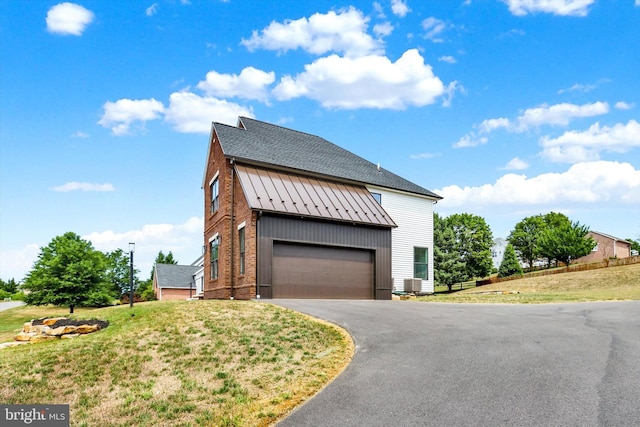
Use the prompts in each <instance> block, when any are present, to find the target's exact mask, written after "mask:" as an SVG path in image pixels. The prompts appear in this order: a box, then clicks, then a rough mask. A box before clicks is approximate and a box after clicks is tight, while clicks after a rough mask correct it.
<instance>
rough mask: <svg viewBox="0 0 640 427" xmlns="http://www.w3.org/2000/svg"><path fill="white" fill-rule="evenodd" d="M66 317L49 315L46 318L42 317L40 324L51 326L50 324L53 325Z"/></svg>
mask: <svg viewBox="0 0 640 427" xmlns="http://www.w3.org/2000/svg"><path fill="white" fill-rule="evenodd" d="M66 319H67V318H66V317H49V318H46V319H42V324H43V325H47V326H51V325H55V323H56V322H58V321H60V320H66Z"/></svg>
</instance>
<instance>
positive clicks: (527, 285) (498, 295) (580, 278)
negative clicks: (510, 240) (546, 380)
mask: <svg viewBox="0 0 640 427" xmlns="http://www.w3.org/2000/svg"><path fill="white" fill-rule="evenodd" d="M454 289H455V288H454ZM502 292H506V293H507V294H502ZM516 292H517V293H516ZM419 300H421V301H430V302H465V303H520V304H532V303H550V302H580V301H610V300H640V264H632V265H624V266H619V267H609V268H601V269H598V270H589V271H577V272H571V273H564V274H555V275H551V276H540V277H530V278H523V279H518V280H511V281H506V282H500V283H494V284H491V285H485V286H481V287H477V288H476V287H474V288H471V289H465V290H463V291H460V292H455V293H451V294H437V295H433V296H428V297H421V298H419Z"/></svg>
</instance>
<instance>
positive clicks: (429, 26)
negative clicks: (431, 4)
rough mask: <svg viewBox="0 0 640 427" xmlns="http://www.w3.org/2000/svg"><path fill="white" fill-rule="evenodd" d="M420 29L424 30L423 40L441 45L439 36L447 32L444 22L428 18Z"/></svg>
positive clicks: (431, 17)
mask: <svg viewBox="0 0 640 427" xmlns="http://www.w3.org/2000/svg"><path fill="white" fill-rule="evenodd" d="M422 28H423V29H424V30H425V34H424V38H426V39H427V40H431V41H432V42H434V43H441V42H442V41H443V39H442V37H441V35H442V33H443V32H445V30H447V28H448V25H447V23H446V22H444V21H442V20H440V19H438V18H434V17H433V16H430V17H429V18H427V19H425V20H424V21H422Z"/></svg>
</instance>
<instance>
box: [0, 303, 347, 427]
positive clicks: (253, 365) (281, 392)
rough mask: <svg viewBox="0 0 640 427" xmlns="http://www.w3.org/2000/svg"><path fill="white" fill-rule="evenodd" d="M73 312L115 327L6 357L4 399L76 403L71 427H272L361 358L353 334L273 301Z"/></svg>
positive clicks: (0, 381) (15, 317) (13, 318)
mask: <svg viewBox="0 0 640 427" xmlns="http://www.w3.org/2000/svg"><path fill="white" fill-rule="evenodd" d="M46 310H47V308H40V309H39V310H37V316H35V317H42V316H44V315H48V314H46V313H44V312H45V311H46ZM27 313H29V316H31V315H32V314H33V313H35V312H34V311H31V308H29V307H19V308H16V309H11V310H7V311H5V312H0V324H2V325H3V326H4V325H7V328H10V327H12V326H10V325H13V326H16V325H19V326H20V327H21V326H22V323H23V320H24V316H25V315H27ZM59 314H61V313H60V312H59V310H56V309H51V313H50V315H59ZM73 317H75V318H100V319H105V320H109V322H110V326H109V327H108V328H106V329H104V330H102V331H99V332H97V333H94V334H90V335H86V336H82V337H79V338H76V339H73V340H59V341H52V342H46V343H40V344H32V345H24V346H19V347H13V348H7V349H4V350H1V351H0V367H1V369H0V402H3V403H22V404H27V403H68V404H70V406H71V425H74V426H131V425H135V426H156V425H159V426H163V425H166V426H169V425H171V426H173V425H180V426H196V425H213V426H245V425H252V426H254V425H271V424H273V423H274V422H276V421H277V420H278V419H280V418H281V417H282V416H284V415H285V414H286V413H288V412H289V411H290V410H291V409H292V408H294V407H295V406H297V405H299V404H300V403H301V402H303V401H304V400H305V399H307V398H308V397H309V396H311V395H313V394H314V393H315V392H317V391H318V390H319V389H320V388H322V387H323V386H324V385H325V384H326V383H327V382H328V381H330V380H331V379H332V378H334V377H335V376H336V375H337V374H338V373H339V372H341V371H342V369H344V367H345V366H346V364H347V363H348V362H349V360H350V358H351V355H352V353H353V343H352V342H351V339H350V338H349V337H348V336H346V335H345V333H344V331H342V330H340V329H338V328H336V327H335V326H333V325H330V324H326V323H323V322H319V321H317V320H314V319H311V318H309V317H307V316H304V315H302V314H299V313H296V312H294V311H291V310H287V309H284V308H281V307H277V306H274V305H271V304H266V303H256V302H241V301H192V302H153V303H143V304H136V306H135V307H134V309H133V310H131V309H129V307H128V306H120V307H110V308H105V309H95V310H86V311H81V312H78V313H76V314H74V316H73Z"/></svg>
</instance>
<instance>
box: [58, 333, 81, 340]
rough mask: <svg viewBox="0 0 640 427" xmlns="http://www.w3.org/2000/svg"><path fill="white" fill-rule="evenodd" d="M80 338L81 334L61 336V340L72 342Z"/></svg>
mask: <svg viewBox="0 0 640 427" xmlns="http://www.w3.org/2000/svg"><path fill="white" fill-rule="evenodd" d="M79 336H80V334H66V335H61V336H60V339H63V340H70V339H72V338H77V337H79Z"/></svg>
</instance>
